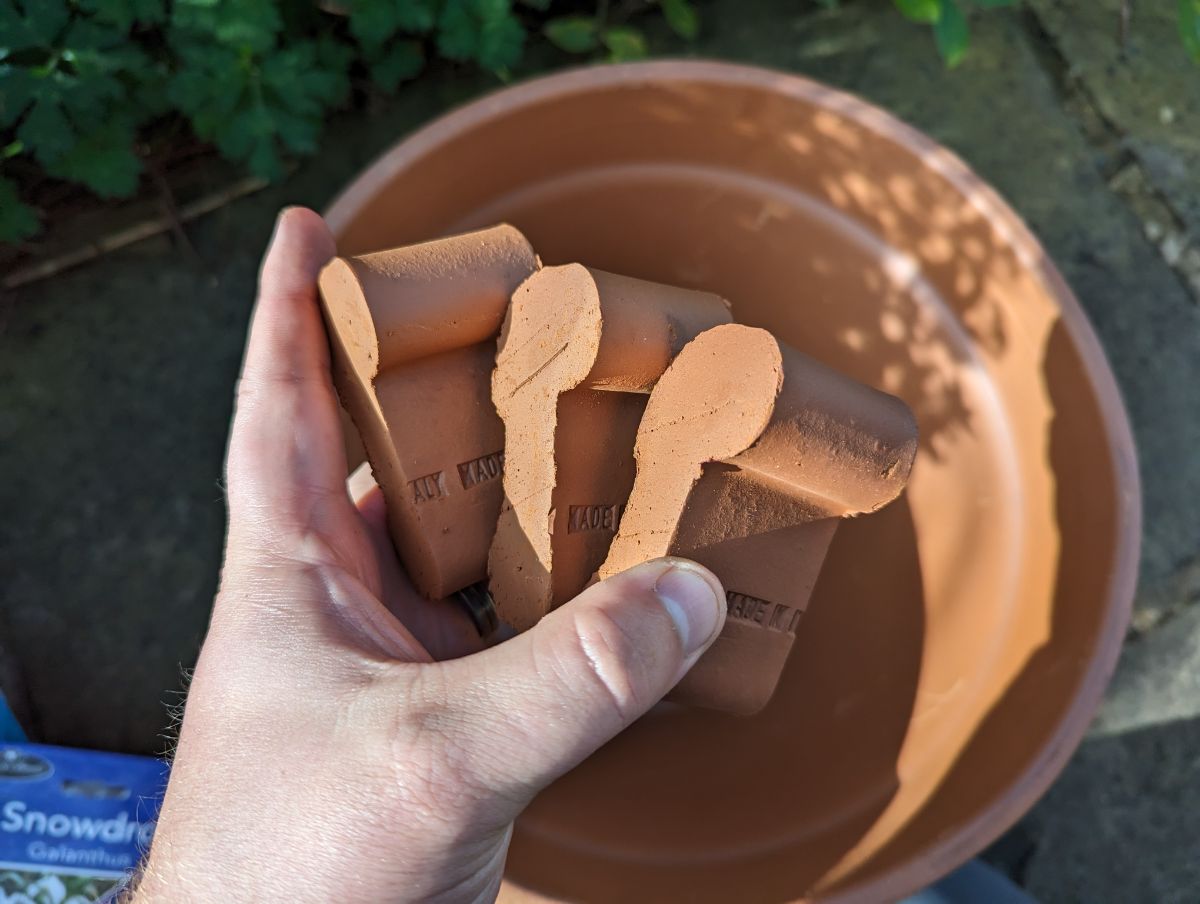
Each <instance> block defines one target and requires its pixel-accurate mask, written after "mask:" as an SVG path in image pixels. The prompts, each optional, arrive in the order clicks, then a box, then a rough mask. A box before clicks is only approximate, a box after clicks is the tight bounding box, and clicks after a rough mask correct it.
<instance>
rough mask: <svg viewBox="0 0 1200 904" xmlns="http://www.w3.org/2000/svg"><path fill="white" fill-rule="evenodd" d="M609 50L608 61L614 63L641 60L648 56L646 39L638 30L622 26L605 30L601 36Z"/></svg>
mask: <svg viewBox="0 0 1200 904" xmlns="http://www.w3.org/2000/svg"><path fill="white" fill-rule="evenodd" d="M600 38H601V40H602V41H604V46H605V47H607V48H608V59H609V61H610V62H613V63H623V62H626V61H628V60H640V59H644V58H645V56H646V39H645V38H644V37H642V33H641V32H640V31H638V30H637V29H636V28H629V27H626V26H622V27H619V28H608V29H605V31H604V33H603V34H602V35H601V36H600Z"/></svg>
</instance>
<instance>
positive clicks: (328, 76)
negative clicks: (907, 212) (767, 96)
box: [0, 0, 1200, 242]
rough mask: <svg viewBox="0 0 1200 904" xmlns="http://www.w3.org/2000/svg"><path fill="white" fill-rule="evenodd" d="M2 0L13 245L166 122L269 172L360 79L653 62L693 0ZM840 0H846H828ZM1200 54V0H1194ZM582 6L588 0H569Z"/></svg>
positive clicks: (1190, 45) (118, 187)
mask: <svg viewBox="0 0 1200 904" xmlns="http://www.w3.org/2000/svg"><path fill="white" fill-rule="evenodd" d="M565 2H566V0H0V242H3V241H19V240H22V239H24V238H27V237H29V236H32V235H34V234H36V232H37V231H38V229H39V228H40V223H39V220H38V216H37V213H36V212H35V210H34V209H33V208H32V207H31V206H29V204H28V203H27V202H26V201H23V200H22V197H21V194H22V192H21V187H22V186H26V187H28V185H29V184H30V183H32V182H36V181H37V180H38V179H40V178H41V177H42V176H48V177H51V178H53V179H59V180H65V181H68V182H74V183H78V184H80V185H83V186H85V187H86V188H88V189H89V190H91V191H92V192H94V193H95V194H97V195H98V196H100V197H103V198H119V197H126V196H129V195H131V194H133V193H134V192H135V191H136V190H137V188H138V185H139V181H140V176H141V173H142V170H143V162H144V158H145V157H147V156H148V155H150V156H152V151H151V150H150V147H152V145H153V139H154V136H155V135H157V134H159V133H160V132H162V131H163V129H162V128H160V124H164V123H180V122H184V123H186V124H187V126H188V127H190V129H191V131H192V132H194V133H195V134H196V135H197V136H198V137H200V138H202V139H204V140H205V141H209V142H211V143H212V144H213V145H214V146H215V147H216V149H217V150H218V151H219V152H220V153H221V154H222V155H224V156H225V157H227V158H229V159H231V160H234V161H237V162H240V163H243V164H245V165H246V166H247V167H248V168H249V169H250V170H252V171H253V172H255V173H258V174H260V175H263V176H266V177H268V178H276V177H278V176H279V175H280V174H281V173H282V172H283V171H284V160H285V158H286V157H287V156H289V155H303V154H311V153H313V152H314V151H315V150H316V147H317V143H318V141H319V138H320V135H321V131H322V129H323V127H324V123H325V121H326V120H327V118H328V116H329V113H330V112H331V111H332V110H334V109H336V108H337V107H339V106H341V105H343V104H345V103H346V101H347V100H348V98H349V97H350V96H351V88H352V86H354V85H358V86H360V88H365V86H366V85H367V84H368V83H369V84H372V85H374V86H375V87H376V88H377V89H379V90H382V91H384V92H394V91H396V90H397V89H398V88H399V87H400V86H401V85H402V84H403V83H404V82H405V81H408V80H410V79H412V78H414V77H415V76H416V75H418V74H419V73H420V72H421V71H422V69H424V67H425V65H426V62H427V60H428V58H429V57H430V56H431V55H432V54H434V53H436V54H437V55H440V56H442V57H444V58H446V59H449V60H452V61H454V62H458V63H465V64H471V65H475V66H478V67H480V68H482V69H485V70H489V71H491V72H494V73H496V74H497V75H498V76H499V77H500V78H508V77H509V76H510V74H511V73H512V72H513V70H514V69H515V68H516V67H517V66H518V64H519V63H520V61H521V58H522V55H523V53H524V51H525V49H526V45H527V43H528V41H529V40H530V38H531V37H533V38H545V40H547V41H548V42H549V43H550V44H552V45H554V46H555V47H557V48H559V49H560V50H561V51H563V52H565V53H567V54H571V55H574V56H580V57H587V58H599V59H607V60H611V61H622V60H636V59H641V58H643V57H645V56H646V55H647V53H648V43H647V40H646V37H645V35H644V34H643V32H642V31H641V30H640V29H639V28H638V25H637V21H636V20H635V19H633V18H631V10H638V9H644V8H647V7H649V8H651V9H657V11H658V13H659V14H660V15H661V16H662V18H663V20H664V21H665V23H666V25H667V26H668V27H669V28H670V29H671V30H672V31H673V32H674V33H675V34H677V35H678V36H680V37H681V38H683V39H685V40H689V41H690V40H693V39H695V38H696V37H697V36H698V35H699V33H700V30H701V21H700V16H699V14H698V12H697V10H696V7H695V5H694V3H693V0H638V2H622V3H620V4H611V3H610V0H596V7H595V10H594V12H593V13H592V14H590V15H581V14H579V13H578V12H572V13H570V14H556V13H554V12H552V11H551V6H552V5H553V4H558V5H560V6H561V5H563V4H565ZM815 2H817V3H820V4H821V5H823V6H829V7H832V6H836V5H837V0H815ZM893 2H894V3H895V5H896V7H897V8H898V9H899V10H900V12H901V13H902V14H903V15H905V16H906V17H907V18H909V19H911V20H913V21H914V22H918V23H921V24H924V25H927V26H929V27H931V29H932V31H933V37H934V41H935V44H936V46H937V49H938V52H939V53H940V54H941V56H942V58H943V60H945V62H946V65H947V66H950V67H953V66H956V65H958V64H959V63H960V62H961V61H962V59H963V58H964V55H965V54H966V51H967V48H968V45H969V43H970V29H969V17H968V15H967V13H968V12H969V11H970V9H969V8H970V7H981V8H985V7H999V6H1009V5H1012V4H1013V3H1015V2H1017V0H893ZM1177 2H1178V4H1179V7H1178V9H1179V16H1178V18H1179V31H1180V36H1181V38H1182V41H1183V45H1184V47H1185V48H1186V50H1187V52H1188V53H1189V54H1191V56H1192V57H1193V58H1194V59H1195V60H1196V61H1197V62H1198V63H1200V0H1177ZM570 6H572V7H573V8H574V9H575V10H578V8H579V2H578V0H576V2H574V3H572V4H570Z"/></svg>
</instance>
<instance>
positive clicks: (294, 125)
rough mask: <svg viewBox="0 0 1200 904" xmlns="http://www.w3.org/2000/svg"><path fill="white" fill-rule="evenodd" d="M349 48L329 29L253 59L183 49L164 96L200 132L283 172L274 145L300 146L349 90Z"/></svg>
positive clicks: (311, 146) (229, 153)
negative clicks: (181, 62)
mask: <svg viewBox="0 0 1200 904" xmlns="http://www.w3.org/2000/svg"><path fill="white" fill-rule="evenodd" d="M350 56H351V53H350V50H349V48H348V47H346V46H345V45H344V44H341V43H339V42H338V41H336V40H335V39H333V38H332V37H329V36H323V37H322V38H320V39H318V40H316V41H293V42H291V43H289V44H287V46H285V47H281V48H279V49H277V50H275V51H274V52H272V53H270V54H267V55H266V56H264V57H262V58H261V59H260V58H258V57H246V56H245V55H244V54H242V53H240V52H238V51H234V50H231V49H229V48H225V47H221V46H219V45H203V44H201V45H197V46H193V47H191V48H189V49H187V50H186V51H184V58H185V60H186V64H185V65H183V66H181V67H180V69H179V71H178V72H176V74H175V76H174V77H173V78H172V80H171V84H170V86H169V88H168V92H169V95H170V98H171V100H172V102H173V103H175V104H176V105H177V106H178V107H179V109H180V110H182V111H183V112H184V113H186V114H187V115H188V117H189V119H190V120H191V123H192V128H193V129H195V131H196V134H197V135H199V136H200V137H201V138H205V139H208V140H210V141H212V142H214V143H215V144H216V146H217V149H218V150H220V152H221V153H222V154H224V155H225V156H226V157H228V158H229V159H231V160H234V161H239V162H244V163H246V164H247V165H248V166H249V167H250V169H251V170H252V171H253V172H255V173H257V174H259V175H262V176H265V177H267V178H278V177H279V176H280V175H282V174H283V163H282V159H281V156H280V148H281V146H282V147H283V148H286V149H288V150H290V151H294V152H296V153H301V154H308V153H312V152H313V151H315V150H316V146H317V138H318V137H319V135H320V133H321V128H322V126H323V125H324V121H325V118H326V115H327V113H328V111H329V110H330V109H331V108H333V107H335V106H337V105H338V104H340V103H341V102H342V101H343V100H344V98H345V97H346V95H347V93H348V92H349V81H348V79H347V77H346V70H347V68H348V67H349V65H350Z"/></svg>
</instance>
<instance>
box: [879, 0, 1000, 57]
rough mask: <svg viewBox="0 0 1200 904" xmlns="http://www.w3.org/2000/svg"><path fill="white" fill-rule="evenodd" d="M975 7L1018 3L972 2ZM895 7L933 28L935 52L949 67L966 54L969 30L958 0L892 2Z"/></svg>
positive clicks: (899, 0)
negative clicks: (936, 51)
mask: <svg viewBox="0 0 1200 904" xmlns="http://www.w3.org/2000/svg"><path fill="white" fill-rule="evenodd" d="M972 2H973V3H974V5H975V6H980V7H1000V6H1013V5H1014V4H1016V3H1017V2H1018V0H972ZM895 4H896V8H897V9H899V10H900V12H901V13H903V14H904V16H905V17H906V18H908V19H910V20H912V21H913V22H919V23H922V24H925V25H931V26H933V38H934V43H936V44H937V49H938V53H940V54H941V56H942V59H943V60H944V61H945V63H946V65H947V66H948V67H950V68H954V67H955V66H957V65H958V64H959V63H961V62H962V61H963V58H964V57H965V56H966V55H967V47H968V46H969V45H970V43H971V30H970V28H969V26H968V25H967V17H966V15H965V14H964V12H963V7H962V0H895Z"/></svg>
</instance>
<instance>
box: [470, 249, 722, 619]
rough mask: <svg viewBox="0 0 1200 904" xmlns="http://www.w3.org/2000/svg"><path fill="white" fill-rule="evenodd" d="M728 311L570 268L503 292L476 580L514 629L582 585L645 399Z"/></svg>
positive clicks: (707, 300) (707, 298)
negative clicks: (485, 525) (493, 490)
mask: <svg viewBox="0 0 1200 904" xmlns="http://www.w3.org/2000/svg"><path fill="white" fill-rule="evenodd" d="M729 320H730V315H729V306H728V304H727V303H726V302H725V301H724V300H723V299H721V298H719V297H718V296H716V295H711V294H709V293H707V292H695V291H691V290H688V289H679V288H675V287H672V286H664V285H659V284H658V283H651V282H645V281H643V280H639V279H631V278H629V277H625V276H615V275H613V274H611V273H604V272H602V271H599V270H592V269H589V268H587V267H583V266H581V265H579V264H568V265H566V266H562V267H547V268H545V269H544V270H540V271H538V272H537V273H535V274H534V275H533V276H531V277H530V278H529V279H528V280H526V281H525V283H524V284H523V285H522V286H521V287H520V288H519V289H518V290H517V291H516V293H515V294H514V295H513V299H512V304H511V306H510V308H509V313H508V317H507V318H506V320H505V322H504V328H503V330H502V332H501V336H500V346H499V352H498V354H497V357H496V371H495V374H494V376H493V379H492V399H493V401H494V402H495V404H496V408H497V410H498V411H499V412H500V417H501V418H502V419H503V420H504V424H505V430H506V440H505V468H504V493H505V498H504V504H503V507H502V509H501V512H500V519H499V522H498V525H497V529H496V536H495V539H494V540H493V541H492V549H491V555H490V559H489V565H488V570H489V576H490V580H489V585H488V587H489V589H490V591H491V593H492V597H493V598H494V600H495V603H496V610H497V613H498V615H499V617H500V618H501V619H502V620H504V621H505V622H507V623H508V624H510V625H511V626H512V627H514V628H516V629H517V630H518V631H523V630H525V629H527V628H529V627H532V626H533V625H534V624H536V623H537V621H538V620H539V619H540V618H541V617H542V616H543V615H545V614H546V613H547V612H549V611H550V610H551V609H553V608H554V607H555V606H558V605H560V604H562V603H564V602H566V601H567V600H569V599H571V598H572V597H573V596H575V595H576V594H577V593H578V592H579V591H580V590H582V589H583V588H584V587H585V586H586V584H587V582H588V581H589V580H590V579H591V577H592V575H593V574H595V571H596V569H597V568H598V567H599V566H600V564H601V563H602V562H603V561H604V556H605V554H606V553H607V552H608V546H609V543H611V542H612V538H613V535H614V533H615V532H616V529H617V525H618V523H619V521H620V517H621V512H622V510H623V509H624V506H625V501H626V499H627V498H628V496H629V491H630V489H631V488H632V486H633V477H634V472H635V466H634V461H633V443H634V440H635V438H636V436H637V428H638V424H639V423H640V421H641V418H642V412H643V411H644V410H645V407H646V400H647V397H648V395H647V394H648V393H649V392H650V390H651V388H652V387H653V386H654V384H655V383H656V382H658V379H659V377H661V376H662V373H663V371H664V370H666V368H667V366H668V365H669V364H670V363H671V360H672V359H673V358H674V357H675V355H676V354H678V353H679V351H680V349H682V348H683V347H684V346H685V345H686V344H687V343H688V342H689V341H690V340H691V339H692V338H693V337H694V336H696V335H698V334H700V333H701V332H703V331H704V330H706V329H709V328H710V327H713V326H716V325H717V324H720V323H728V322H729Z"/></svg>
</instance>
